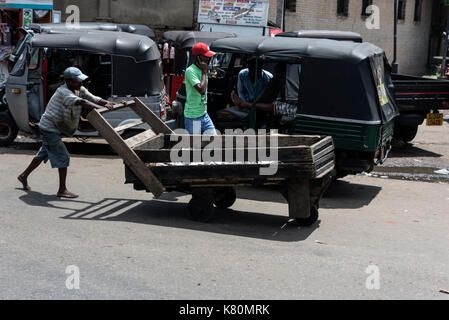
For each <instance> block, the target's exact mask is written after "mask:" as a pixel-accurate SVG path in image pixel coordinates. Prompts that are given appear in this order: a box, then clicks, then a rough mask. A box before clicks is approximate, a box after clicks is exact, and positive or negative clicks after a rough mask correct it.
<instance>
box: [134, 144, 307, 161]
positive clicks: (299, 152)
mask: <svg viewBox="0 0 449 320" xmlns="http://www.w3.org/2000/svg"><path fill="white" fill-rule="evenodd" d="M173 150H175V149H173ZM135 151H136V153H137V154H138V155H139V157H140V158H141V159H142V161H144V162H147V163H149V162H172V161H173V159H172V158H171V153H172V150H170V149H160V150H135ZM178 152H179V153H181V152H183V153H184V154H185V153H189V154H188V159H189V161H190V162H203V161H204V160H203V158H202V155H203V150H201V149H197V150H195V149H193V150H192V149H189V150H181V149H178ZM207 152H208V153H209V151H207ZM214 152H215V154H217V153H218V154H221V155H220V159H221V160H220V161H226V156H227V154H229V155H228V156H230V155H232V160H231V161H232V162H235V161H237V160H236V159H237V155H238V156H239V159H238V161H266V160H267V159H266V158H260V157H259V152H261V153H262V154H263V155H269V157H273V155H271V154H270V149H269V148H268V149H266V148H260V149H258V148H236V149H226V148H225V149H216V150H214ZM228 152H229V153H228ZM277 153H278V157H277V159H275V160H276V161H281V162H310V163H312V161H313V159H312V154H311V151H310V148H309V147H304V146H298V147H280V148H277ZM240 155H243V156H244V158H243V159H240ZM250 155H251V156H252V157H253V156H254V159H252V158H249V156H250ZM197 157H199V159H196V158H197ZM194 160H195V161H194Z"/></svg>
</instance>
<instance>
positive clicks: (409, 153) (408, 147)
mask: <svg viewBox="0 0 449 320" xmlns="http://www.w3.org/2000/svg"><path fill="white" fill-rule="evenodd" d="M442 156H443V155H441V154H439V153H435V152H432V151H428V150H424V149H421V148H418V147H416V146H414V145H412V144H410V143H407V144H405V145H404V146H403V147H394V148H392V149H391V152H390V154H389V156H388V157H389V158H410V157H424V158H441V157H442Z"/></svg>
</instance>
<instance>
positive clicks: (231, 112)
mask: <svg viewBox="0 0 449 320" xmlns="http://www.w3.org/2000/svg"><path fill="white" fill-rule="evenodd" d="M247 63H248V67H247V68H246V69H243V70H241V71H240V72H239V75H238V80H237V93H235V91H233V92H232V93H231V98H232V95H233V94H236V95H238V97H239V99H240V100H242V101H244V102H247V103H253V102H254V100H255V99H256V98H258V97H259V96H260V94H261V93H262V92H264V91H265V89H266V88H267V86H268V84H269V83H270V81H271V80H272V79H273V75H272V74H271V73H270V72H268V71H266V70H264V69H263V68H262V64H261V63H260V61H257V59H256V57H250V58H249V59H248V61H247ZM256 77H257V82H256ZM255 82H256V85H254V83H255ZM236 107H237V108H236ZM242 109H243V110H242ZM218 114H219V115H220V116H222V117H225V118H229V117H238V118H240V119H246V118H247V117H248V115H249V111H248V110H247V109H244V108H239V107H238V106H237V105H236V106H235V107H230V108H227V109H224V110H221V111H219V113H218Z"/></svg>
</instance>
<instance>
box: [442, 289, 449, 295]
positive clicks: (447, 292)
mask: <svg viewBox="0 0 449 320" xmlns="http://www.w3.org/2000/svg"><path fill="white" fill-rule="evenodd" d="M440 292H441V293H445V294H449V291H448V290H445V289H440Z"/></svg>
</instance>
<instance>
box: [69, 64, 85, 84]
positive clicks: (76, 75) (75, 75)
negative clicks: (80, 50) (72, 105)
mask: <svg viewBox="0 0 449 320" xmlns="http://www.w3.org/2000/svg"><path fill="white" fill-rule="evenodd" d="M87 78H88V76H86V75H85V74H83V73H82V72H81V70H80V69H78V68H75V67H70V68H67V69H65V71H64V79H66V80H78V81H84V80H86V79H87Z"/></svg>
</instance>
